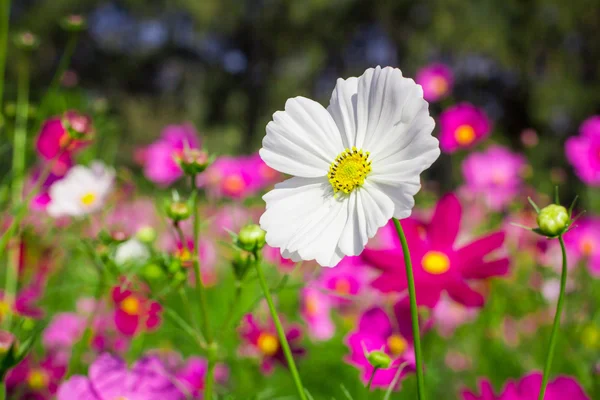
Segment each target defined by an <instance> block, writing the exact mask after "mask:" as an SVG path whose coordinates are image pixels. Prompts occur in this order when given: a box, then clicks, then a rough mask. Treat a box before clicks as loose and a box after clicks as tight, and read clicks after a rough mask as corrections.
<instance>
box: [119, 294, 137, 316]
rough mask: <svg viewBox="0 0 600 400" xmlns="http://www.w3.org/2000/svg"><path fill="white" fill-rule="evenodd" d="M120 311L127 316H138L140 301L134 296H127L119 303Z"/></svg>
mask: <svg viewBox="0 0 600 400" xmlns="http://www.w3.org/2000/svg"><path fill="white" fill-rule="evenodd" d="M121 310H123V311H125V312H126V313H127V314H129V315H138V313H139V312H140V301H139V300H138V299H136V298H135V297H134V296H127V297H126V298H125V299H124V300H123V301H122V302H121Z"/></svg>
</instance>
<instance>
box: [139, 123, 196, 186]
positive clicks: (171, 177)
mask: <svg viewBox="0 0 600 400" xmlns="http://www.w3.org/2000/svg"><path fill="white" fill-rule="evenodd" d="M186 148H187V149H199V148H200V139H198V133H197V132H196V129H195V128H194V126H193V125H192V124H183V125H168V126H166V127H165V128H164V129H163V131H162V133H161V136H160V138H159V139H158V140H157V141H156V142H154V143H152V144H151V145H149V146H148V147H146V148H145V149H144V150H143V151H142V153H141V156H140V161H142V163H143V165H144V175H145V176H146V178H148V179H149V180H150V181H152V182H154V183H156V184H158V185H163V186H168V185H170V184H172V183H173V182H175V181H176V180H178V179H179V178H181V176H182V175H183V171H182V170H181V167H180V166H179V164H178V163H177V157H178V156H180V155H181V153H182V152H183V151H184V150H185V149H186Z"/></svg>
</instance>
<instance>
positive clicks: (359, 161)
mask: <svg viewBox="0 0 600 400" xmlns="http://www.w3.org/2000/svg"><path fill="white" fill-rule="evenodd" d="M370 172H371V161H369V152H368V151H365V152H363V151H362V150H357V149H356V147H352V149H346V150H344V151H343V152H341V153H340V154H339V155H338V156H337V157H336V159H335V161H334V162H332V163H331V166H330V167H329V174H328V175H327V177H328V178H329V183H331V186H332V187H333V191H334V192H335V193H337V192H344V193H346V194H349V193H350V192H352V190H354V189H355V188H356V187H358V186H361V185H362V184H363V183H365V178H366V177H367V175H369V173H370Z"/></svg>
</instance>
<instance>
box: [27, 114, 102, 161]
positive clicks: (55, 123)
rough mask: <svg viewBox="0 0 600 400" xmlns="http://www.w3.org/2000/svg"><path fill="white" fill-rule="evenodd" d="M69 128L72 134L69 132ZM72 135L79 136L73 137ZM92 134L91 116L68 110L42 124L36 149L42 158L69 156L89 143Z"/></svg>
mask: <svg viewBox="0 0 600 400" xmlns="http://www.w3.org/2000/svg"><path fill="white" fill-rule="evenodd" d="M69 129H70V130H72V131H73V134H70V133H69ZM73 135H76V136H79V137H78V138H74V137H73ZM93 135H94V127H93V126H92V120H91V118H90V117H88V116H86V115H83V114H79V113H78V112H77V111H74V110H70V111H67V112H65V113H64V114H63V115H62V116H56V117H52V118H50V119H48V120H46V121H45V122H44V123H43V124H42V128H41V130H40V133H39V135H38V138H37V142H36V149H37V151H38V154H39V155H40V157H41V158H42V159H44V160H54V159H55V158H56V157H57V156H59V155H61V157H68V158H70V155H71V154H72V153H74V152H76V151H77V150H80V149H81V148H83V147H85V146H86V145H87V144H89V143H90V140H91V137H92V136H93Z"/></svg>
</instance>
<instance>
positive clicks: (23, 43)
mask: <svg viewBox="0 0 600 400" xmlns="http://www.w3.org/2000/svg"><path fill="white" fill-rule="evenodd" d="M13 42H14V43H15V46H17V47H18V48H20V49H23V50H35V49H37V48H38V47H39V45H40V40H39V38H38V37H37V36H36V35H34V34H33V33H31V32H21V33H19V34H16V35H15V36H14V38H13Z"/></svg>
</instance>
